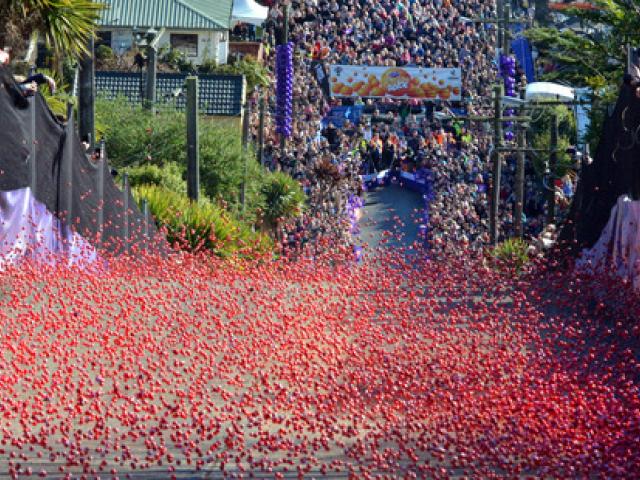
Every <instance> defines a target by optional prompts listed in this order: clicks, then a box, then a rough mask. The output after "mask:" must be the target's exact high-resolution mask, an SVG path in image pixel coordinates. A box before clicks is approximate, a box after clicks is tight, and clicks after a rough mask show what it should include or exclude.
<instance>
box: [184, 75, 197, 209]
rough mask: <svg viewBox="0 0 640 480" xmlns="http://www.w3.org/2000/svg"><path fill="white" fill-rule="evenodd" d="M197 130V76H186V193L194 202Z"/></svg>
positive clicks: (195, 191) (195, 197)
mask: <svg viewBox="0 0 640 480" xmlns="http://www.w3.org/2000/svg"><path fill="white" fill-rule="evenodd" d="M198 130H199V129H198V77H187V193H188V195H189V198H190V199H191V200H193V201H194V202H197V201H198V200H199V198H200V158H199V157H200V143H199V131H198Z"/></svg>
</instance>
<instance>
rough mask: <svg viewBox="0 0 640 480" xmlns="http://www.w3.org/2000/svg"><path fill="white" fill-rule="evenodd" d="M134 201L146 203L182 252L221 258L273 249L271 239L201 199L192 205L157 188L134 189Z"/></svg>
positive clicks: (185, 198) (169, 192) (141, 186)
mask: <svg viewBox="0 0 640 480" xmlns="http://www.w3.org/2000/svg"><path fill="white" fill-rule="evenodd" d="M133 192H134V197H135V198H136V201H137V202H138V203H139V204H141V203H142V200H143V199H146V200H147V201H148V203H149V210H150V211H151V213H152V214H153V216H154V217H155V219H156V223H157V224H158V226H159V227H164V228H165V229H166V233H167V239H168V240H169V242H170V243H171V244H172V245H174V246H176V247H178V248H181V249H185V250H190V251H197V250H202V249H209V250H212V251H213V252H214V253H216V254H217V255H220V256H229V255H233V254H242V255H252V254H258V253H264V252H268V251H270V250H271V249H272V247H273V244H272V242H271V240H270V239H269V238H268V237H267V236H266V235H264V234H261V233H255V232H253V231H252V230H251V229H250V228H249V227H247V226H246V225H244V224H242V223H241V222H239V221H237V220H234V219H233V218H232V217H231V216H230V215H229V214H228V213H227V212H226V211H225V210H224V209H222V208H220V207H217V206H215V205H212V204H211V203H210V202H208V201H206V200H204V201H202V202H200V203H197V204H196V203H193V202H191V201H190V200H189V198H188V197H187V196H185V195H182V194H179V193H176V192H174V191H172V190H169V189H167V188H163V187H160V186H157V185H140V186H138V187H136V188H134V189H133Z"/></svg>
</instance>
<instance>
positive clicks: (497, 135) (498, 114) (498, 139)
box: [489, 84, 503, 245]
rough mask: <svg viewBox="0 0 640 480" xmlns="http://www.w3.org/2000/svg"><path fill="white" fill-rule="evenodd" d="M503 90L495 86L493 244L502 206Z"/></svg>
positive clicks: (492, 193)
mask: <svg viewBox="0 0 640 480" xmlns="http://www.w3.org/2000/svg"><path fill="white" fill-rule="evenodd" d="M502 92H503V86H502V85H500V84H499V85H496V86H494V87H493V109H494V116H493V175H492V177H493V178H492V183H491V205H490V214H489V215H490V218H489V235H490V238H491V244H492V245H495V244H496V243H498V211H499V206H500V176H501V175H502V159H501V157H500V150H501V148H502Z"/></svg>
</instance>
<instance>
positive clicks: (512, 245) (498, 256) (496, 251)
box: [491, 238, 529, 273]
mask: <svg viewBox="0 0 640 480" xmlns="http://www.w3.org/2000/svg"><path fill="white" fill-rule="evenodd" d="M528 250H529V245H528V244H527V242H525V241H524V240H522V239H520V238H509V239H508V240H505V241H504V242H502V243H500V244H499V245H497V246H495V247H494V248H493V250H492V251H491V257H492V258H493V259H494V261H495V263H496V265H497V266H498V267H499V268H503V269H506V270H510V271H515V272H516V273H519V272H521V271H522V269H523V268H524V267H525V265H526V264H527V263H529V254H528Z"/></svg>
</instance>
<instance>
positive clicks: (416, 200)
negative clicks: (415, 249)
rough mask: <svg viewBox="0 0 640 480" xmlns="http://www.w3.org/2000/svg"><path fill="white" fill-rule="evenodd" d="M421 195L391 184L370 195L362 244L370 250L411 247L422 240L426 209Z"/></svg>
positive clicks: (362, 224) (362, 227) (366, 206)
mask: <svg viewBox="0 0 640 480" xmlns="http://www.w3.org/2000/svg"><path fill="white" fill-rule="evenodd" d="M422 206H423V205H422V196H421V195H420V194H419V193H416V192H413V191H410V190H408V189H405V188H402V187H400V186H399V185H396V184H391V185H389V186H386V187H378V188H376V189H374V190H372V191H369V192H367V193H366V196H365V208H364V211H363V215H362V218H361V220H360V229H361V235H360V239H361V241H362V242H363V243H364V244H366V245H368V249H369V250H375V249H377V248H378V247H382V246H385V245H386V246H389V247H410V246H411V245H412V244H413V243H414V242H415V241H417V240H418V221H419V218H420V209H421V208H422Z"/></svg>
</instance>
